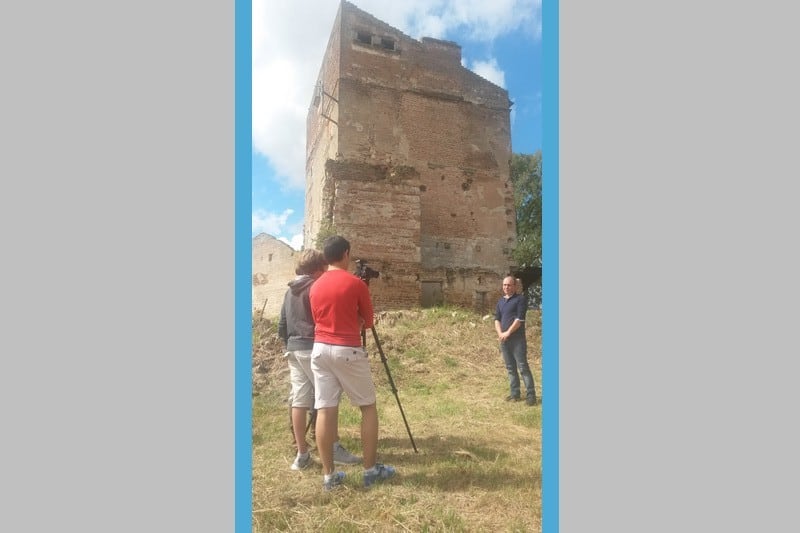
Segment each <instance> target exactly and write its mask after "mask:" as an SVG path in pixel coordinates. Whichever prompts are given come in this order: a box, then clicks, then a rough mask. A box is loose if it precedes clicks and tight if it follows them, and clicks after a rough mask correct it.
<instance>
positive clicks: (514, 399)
mask: <svg viewBox="0 0 800 533" xmlns="http://www.w3.org/2000/svg"><path fill="white" fill-rule="evenodd" d="M520 399H521V398H520V397H519V396H506V401H507V402H518V401H520Z"/></svg>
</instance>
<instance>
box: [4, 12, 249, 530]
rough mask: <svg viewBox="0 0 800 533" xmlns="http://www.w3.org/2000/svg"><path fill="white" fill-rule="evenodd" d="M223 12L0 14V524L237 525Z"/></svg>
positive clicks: (227, 60) (227, 36)
mask: <svg viewBox="0 0 800 533" xmlns="http://www.w3.org/2000/svg"><path fill="white" fill-rule="evenodd" d="M233 17H234V9H233V2H223V3H214V2H212V3H202V2H201V3H197V2H186V1H183V2H167V3H165V2H136V3H133V4H118V3H114V4H109V3H107V2H106V3H104V2H77V3H75V2H71V3H57V2H56V3H48V4H46V5H42V4H24V3H14V4H10V5H6V4H4V5H3V7H0V65H3V80H4V81H3V91H2V97H1V98H0V116H2V121H1V122H2V125H0V136H1V137H0V138H1V139H2V144H3V155H2V157H0V175H2V176H3V180H2V181H3V185H2V190H3V192H2V194H0V222H1V223H0V241H1V242H3V245H4V254H3V256H4V260H3V269H2V277H1V279H0V286H2V295H3V297H2V300H3V303H2V309H3V316H4V323H5V326H6V327H4V328H3V330H4V331H3V335H1V336H0V337H1V338H2V341H0V353H2V358H0V360H1V361H2V362H0V400H1V401H0V406H1V407H0V419H2V420H3V453H2V454H0V455H1V456H0V471H1V472H2V476H0V479H2V481H0V489H1V490H2V493H3V500H4V505H3V512H2V513H0V530H3V531H45V530H58V531H64V530H73V529H74V530H75V531H135V532H140V531H214V532H219V531H231V530H232V529H233V524H234V425H233V421H234V390H233V386H234V385H233V384H234V290H233V287H234V248H233V244H234V242H233V235H234V212H233V206H234V68H233V61H234V34H233V31H234V18H233Z"/></svg>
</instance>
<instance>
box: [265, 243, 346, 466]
mask: <svg viewBox="0 0 800 533" xmlns="http://www.w3.org/2000/svg"><path fill="white" fill-rule="evenodd" d="M326 269H327V263H326V261H325V257H324V256H323V255H322V253H320V252H318V251H316V250H304V251H303V252H302V253H301V254H300V260H299V261H298V263H297V268H296V269H295V274H297V277H296V278H295V279H293V280H292V281H290V282H289V289H288V290H287V291H286V294H285V295H284V298H283V305H282V306H281V315H280V319H279V321H278V336H279V337H280V338H281V339H282V340H283V342H284V343H285V345H286V353H285V354H284V357H286V361H287V362H288V364H289V374H290V379H291V384H292V392H291V394H290V403H291V413H292V415H291V416H292V429H293V431H294V439H295V443H296V445H297V456H296V457H295V459H294V462H293V463H292V466H291V468H292V470H303V469H305V468H307V467H308V466H309V465H310V464H311V454H310V453H309V451H308V443H307V442H306V439H305V421H306V417H307V415H308V411H309V409H311V408H313V407H314V374H313V373H312V372H311V349H312V348H313V346H314V319H313V318H312V316H311V304H310V303H309V299H308V291H309V289H310V288H311V285H312V284H313V283H314V281H316V279H317V278H318V277H320V276H321V275H322V273H323V272H325V270H326ZM333 452H334V454H333V456H334V457H333V458H334V462H335V463H337V464H356V463H359V462H361V458H360V457H358V456H355V455H353V454H351V453H350V452H349V451H347V450H346V449H345V448H344V447H343V446H342V445H341V444H340V443H339V435H338V432H337V435H336V442H335V443H334V445H333Z"/></svg>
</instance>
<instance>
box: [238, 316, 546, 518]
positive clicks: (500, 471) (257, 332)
mask: <svg viewBox="0 0 800 533" xmlns="http://www.w3.org/2000/svg"><path fill="white" fill-rule="evenodd" d="M253 324H254V327H253V348H254V374H253V375H254V383H253V390H254V396H253V517H252V518H253V531H255V532H268V531H327V532H348V531H351V532H362V531H370V532H371V531H375V532H377V531H380V532H384V531H413V532H434V531H438V532H445V531H447V532H450V531H487V532H496V531H505V532H511V531H519V532H531V531H533V532H536V531H541V479H542V478H541V405H537V406H535V407H529V406H527V405H525V402H511V403H509V402H505V401H504V398H505V396H506V395H507V394H508V380H507V377H506V371H505V368H504V366H503V362H502V357H501V356H500V352H499V348H498V344H497V340H496V334H495V333H494V323H493V320H492V318H491V317H482V316H480V315H477V314H475V313H472V312H469V311H464V310H461V309H456V308H434V309H425V310H409V311H394V312H388V313H383V314H382V315H381V317H380V319H379V321H378V323H377V325H376V327H375V329H376V331H377V333H378V336H379V339H380V341H381V345H382V348H383V351H384V353H385V354H386V357H387V359H388V365H389V369H390V372H391V375H392V378H393V379H394V382H395V385H396V387H397V390H398V395H399V398H400V402H401V404H402V406H403V410H404V411H405V414H406V418H407V420H408V424H409V426H410V429H411V434H412V436H413V438H414V442H415V444H416V447H417V450H418V452H417V453H415V452H414V450H413V448H412V445H411V439H410V437H409V435H408V432H407V430H406V427H405V425H404V423H403V419H402V417H401V414H400V409H399V408H398V405H397V400H396V399H395V396H394V394H393V393H392V391H391V387H390V385H389V382H388V379H387V375H386V370H385V368H384V366H383V364H382V363H381V359H380V355H379V353H378V350H377V348H376V347H375V344H374V341H373V340H372V338H371V337H372V336H371V333H370V332H368V336H367V350H368V352H369V353H370V360H371V363H372V371H373V378H374V379H375V383H376V387H377V389H378V413H379V420H380V433H379V438H378V461H380V462H383V463H386V464H391V465H393V466H395V467H396V468H397V472H398V475H397V476H396V477H395V478H394V479H392V480H390V481H388V482H386V483H384V484H379V485H376V486H374V487H372V488H370V489H369V490H367V489H364V488H363V487H362V484H361V472H362V467H361V465H353V466H344V467H337V469H341V470H344V471H345V472H346V473H347V478H346V479H345V487H344V488H343V489H342V490H338V491H335V492H332V493H325V492H323V491H322V468H321V465H320V464H319V461H318V455H317V454H316V450H315V448H314V445H313V443H309V444H311V446H312V457H313V458H314V459H315V464H314V465H313V466H312V467H311V468H309V469H307V470H305V471H302V472H295V471H292V470H290V469H289V465H290V464H291V462H292V460H293V459H294V454H295V450H294V447H293V446H292V441H291V435H290V432H289V429H288V405H287V403H286V397H287V393H288V391H289V381H288V367H287V365H286V362H285V361H284V360H283V358H282V344H281V343H280V341H279V340H278V339H277V335H276V333H275V331H276V328H275V324H274V322H273V321H269V320H257V319H255V320H254V322H253ZM540 326H541V317H540V314H539V312H538V311H529V312H528V317H527V335H528V358H529V362H530V364H531V367H532V369H533V371H534V378H535V380H536V386H537V394H538V395H539V397H540V398H541V395H542V391H541V364H540V363H541V327H540ZM523 394H524V392H523ZM545 401H546V400H545ZM359 423H360V413H359V411H358V409H356V408H354V407H352V406H351V405H350V403H349V400H348V399H347V398H346V397H343V400H342V404H341V407H340V411H339V433H340V436H341V439H342V443H343V445H344V446H345V447H347V448H348V449H349V450H350V451H351V452H353V453H355V454H358V455H360V454H361V446H360V437H359Z"/></svg>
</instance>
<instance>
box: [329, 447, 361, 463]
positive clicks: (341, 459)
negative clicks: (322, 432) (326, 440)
mask: <svg viewBox="0 0 800 533" xmlns="http://www.w3.org/2000/svg"><path fill="white" fill-rule="evenodd" d="M360 462H361V457H359V456H357V455H353V454H352V453H350V452H348V451H347V450H346V449H345V448H344V447H343V446H342V445H341V444H339V443H338V442H334V443H333V464H335V465H355V464H358V463H360Z"/></svg>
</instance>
